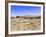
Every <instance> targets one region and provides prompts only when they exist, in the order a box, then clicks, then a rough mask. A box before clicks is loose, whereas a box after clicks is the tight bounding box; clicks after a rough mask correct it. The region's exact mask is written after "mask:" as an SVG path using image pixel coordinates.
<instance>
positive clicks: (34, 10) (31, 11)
mask: <svg viewBox="0 0 46 37" xmlns="http://www.w3.org/2000/svg"><path fill="white" fill-rule="evenodd" d="M26 15H33V16H40V15H41V7H40V6H15V5H11V16H13V17H14V16H26Z"/></svg>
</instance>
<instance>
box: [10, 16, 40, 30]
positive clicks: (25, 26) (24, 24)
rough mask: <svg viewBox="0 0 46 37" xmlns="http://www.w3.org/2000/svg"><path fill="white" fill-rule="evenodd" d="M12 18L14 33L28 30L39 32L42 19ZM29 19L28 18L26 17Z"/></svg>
mask: <svg viewBox="0 0 46 37" xmlns="http://www.w3.org/2000/svg"><path fill="white" fill-rule="evenodd" d="M18 17H19V16H17V18H14V19H13V18H11V22H12V29H11V30H12V31H23V30H24V31H26V30H39V29H40V26H41V19H40V17H39V18H38V17H37V18H33V19H32V18H31V17H30V19H29V18H28V19H25V17H24V18H18ZM26 18H27V17H26Z"/></svg>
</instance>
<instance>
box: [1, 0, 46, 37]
mask: <svg viewBox="0 0 46 37" xmlns="http://www.w3.org/2000/svg"><path fill="white" fill-rule="evenodd" d="M16 1H17V0H16ZM22 1H24V0H22ZM25 1H26V0H25ZM27 1H34V2H45V0H27ZM45 14H46V13H45ZM0 37H5V0H0ZM18 37H46V34H45V35H31V36H18Z"/></svg>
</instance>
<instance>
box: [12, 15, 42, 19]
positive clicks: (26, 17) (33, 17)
mask: <svg viewBox="0 0 46 37" xmlns="http://www.w3.org/2000/svg"><path fill="white" fill-rule="evenodd" d="M11 18H12V19H14V18H24V19H40V18H41V17H40V16H32V15H26V16H16V17H11Z"/></svg>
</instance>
